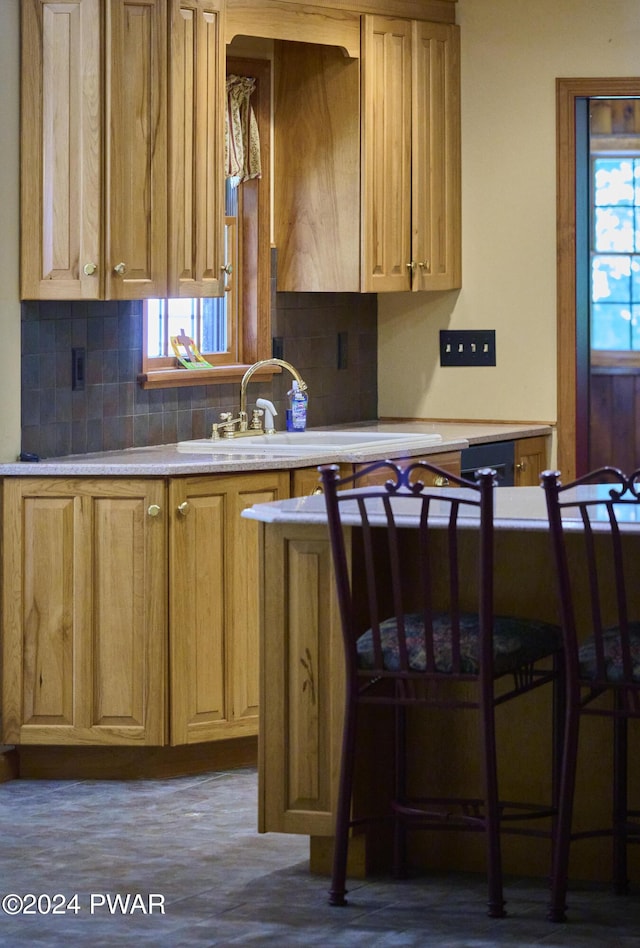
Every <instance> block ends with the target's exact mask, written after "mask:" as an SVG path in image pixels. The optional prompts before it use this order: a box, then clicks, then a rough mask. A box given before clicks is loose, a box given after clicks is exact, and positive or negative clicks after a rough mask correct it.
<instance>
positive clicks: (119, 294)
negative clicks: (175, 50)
mask: <svg viewBox="0 0 640 948" xmlns="http://www.w3.org/2000/svg"><path fill="white" fill-rule="evenodd" d="M166 50H167V16H166V5H165V2H164V0H110V3H109V5H108V15H107V28H106V54H105V58H106V66H107V68H106V74H107V78H106V108H107V147H106V193H105V198H106V227H107V232H106V246H105V277H106V285H105V295H106V297H107V298H108V299H140V298H146V297H154V296H166V292H167V204H166V201H167V187H166V182H167V95H166V66H167V51H166Z"/></svg>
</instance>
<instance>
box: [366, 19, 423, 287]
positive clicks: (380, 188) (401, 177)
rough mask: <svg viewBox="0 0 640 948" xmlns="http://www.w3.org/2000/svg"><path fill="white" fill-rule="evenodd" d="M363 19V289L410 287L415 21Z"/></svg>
mask: <svg viewBox="0 0 640 948" xmlns="http://www.w3.org/2000/svg"><path fill="white" fill-rule="evenodd" d="M362 21H363V26H362V29H363V33H362V130H361V135H362V154H363V159H362V160H363V167H362V289H363V290H364V291H365V292H368V293H377V292H382V291H386V290H408V289H410V287H411V269H410V262H411V244H410V239H411V42H412V30H411V21H410V20H394V19H391V18H389V17H381V16H363V18H362Z"/></svg>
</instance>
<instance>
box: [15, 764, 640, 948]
mask: <svg viewBox="0 0 640 948" xmlns="http://www.w3.org/2000/svg"><path fill="white" fill-rule="evenodd" d="M256 793H257V780H256V774H255V771H254V770H239V771H232V772H229V773H219V774H210V775H206V776H198V777H182V778H177V779H171V780H139V781H114V782H97V781H79V782H75V781H27V780H16V781H12V782H9V783H4V784H1V785H0V843H1V849H0V870H1V871H0V880H1V881H0V893H1V895H2V896H7V895H11V894H12V893H15V894H17V895H19V896H22V897H25V896H26V895H27V894H29V893H31V894H33V895H40V896H45V898H44V899H41V900H40V908H41V909H42V910H43V914H40V915H37V914H36V915H33V914H20V915H11V914H8V911H7V910H11V909H12V907H13V905H14V904H15V901H14V902H12V900H11V899H8V900H7V901H5V902H4V903H2V904H3V908H0V945H2V946H5V945H7V946H11V948H13V946H19V945H29V946H33V948H37V946H50V945H53V946H58V945H60V946H63V945H73V946H78V945H79V946H84V945H90V946H92V948H101V946H110V945H123V946H140V948H144V946H146V945H150V946H151V945H153V946H154V948H159V946H163V948H164V946H167V948H191V946H194V948H200V946H208V945H222V946H227V945H228V946H231V945H272V946H274V948H281V946H301V948H313V946H322V948H351V946H360V945H362V946H367V948H369V946H372V948H377V946H416V948H424V946H429V948H431V946H441V948H445V946H446V948H465V946H468V948H493V946H497V945H500V946H503V945H508V946H518V948H522V946H533V945H535V946H558V948H560V946H562V948H591V946H595V945H602V946H607V948H614V946H619V948H631V946H636V948H637V946H638V945H640V896H638V895H636V896H634V895H631V896H626V897H623V898H615V897H614V896H613V895H610V894H609V892H608V891H607V890H605V889H604V888H602V887H594V886H583V887H576V886H574V887H573V889H572V892H571V908H572V911H571V922H570V923H568V924H566V925H553V924H551V923H550V922H547V921H546V920H545V918H544V914H545V904H546V891H545V886H544V883H542V882H538V881H536V882H531V881H527V880H522V879H516V880H509V890H508V893H507V894H508V898H509V905H508V908H509V912H510V915H509V917H508V918H506V919H500V920H492V919H489V918H488V917H487V916H486V915H485V907H484V902H485V897H486V894H485V886H484V880H483V879H482V878H478V877H475V876H469V875H460V876H454V877H448V878H445V877H424V878H421V879H417V880H414V881H408V882H398V883H395V882H393V881H392V880H389V879H373V880H370V881H367V882H366V883H356V882H354V883H353V885H352V887H351V896H350V898H351V904H350V905H349V906H348V907H345V908H332V907H330V906H329V905H328V904H327V901H326V890H327V881H326V880H325V879H323V878H321V877H318V876H311V875H310V874H309V872H308V868H307V851H308V844H307V840H306V838H298V837H292V836H280V835H273V834H269V835H262V836H261V835H259V834H258V833H257V832H256V830H255V826H256ZM58 893H59V894H60V896H61V897H62V896H64V897H65V898H66V899H67V900H68V899H70V898H71V897H72V896H73V894H74V893H77V894H78V900H77V905H78V906H79V910H78V911H77V912H75V913H74V912H73V910H72V909H73V903H72V905H71V906H70V907H69V910H68V911H67V912H66V913H65V914H54V913H53V911H49V912H47V911H46V910H47V909H48V908H50V903H49V902H48V901H47V899H46V896H52V897H55V896H56V895H57V894H58ZM127 893H129V894H130V902H129V907H130V908H131V909H133V912H132V913H131V914H127V913H125V912H123V911H122V909H121V907H120V906H122V905H123V904H124V899H125V898H126V895H127ZM107 894H108V895H109V896H110V897H111V899H112V904H111V909H110V908H109V905H108V903H107V901H106V896H107ZM115 895H120V896H121V897H122V900H123V901H122V902H121V903H120V906H118V905H117V904H116V903H114V902H113V899H114V896H115ZM136 895H137V896H138V898H137V899H135V896H136ZM151 895H153V896H156V898H155V899H153V900H151V908H152V909H153V911H152V912H149V911H148V909H149V904H150V903H149V897H150V896H151ZM92 896H93V902H94V905H93V912H92V910H91V898H92ZM159 897H163V899H164V904H163V906H161V904H160V903H161V899H160V898H159ZM132 900H133V901H132ZM60 902H61V899H58V900H55V899H54V906H55V907H56V908H57V909H58V911H60V910H61V905H60V904H59V903H60ZM23 905H25V906H26V905H27V900H26V899H25V901H24V902H23ZM162 907H163V908H164V913H161V908H162ZM144 908H146V909H147V912H146V914H145V911H144Z"/></svg>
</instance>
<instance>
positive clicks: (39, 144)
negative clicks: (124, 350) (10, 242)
mask: <svg viewBox="0 0 640 948" xmlns="http://www.w3.org/2000/svg"><path fill="white" fill-rule="evenodd" d="M21 11H22V24H21V37H22V39H21V42H22V84H21V166H20V198H21V233H20V243H21V247H20V256H21V287H20V295H21V297H22V299H62V300H78V299H88V300H90V299H98V298H99V297H100V293H101V283H102V281H101V273H100V267H99V264H100V253H101V246H100V237H101V223H102V222H101V207H102V204H101V200H102V174H101V154H102V140H101V134H102V132H101V129H102V124H101V123H102V109H101V79H100V77H101V63H102V56H101V46H100V2H99V0H73V2H64V0H24V2H23V3H22V5H21Z"/></svg>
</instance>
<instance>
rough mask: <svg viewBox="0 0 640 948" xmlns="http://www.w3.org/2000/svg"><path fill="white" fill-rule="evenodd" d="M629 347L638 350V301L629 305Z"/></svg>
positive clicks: (639, 308)
mask: <svg viewBox="0 0 640 948" xmlns="http://www.w3.org/2000/svg"><path fill="white" fill-rule="evenodd" d="M631 348H632V349H635V350H636V351H640V303H634V304H633V306H632V307H631Z"/></svg>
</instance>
